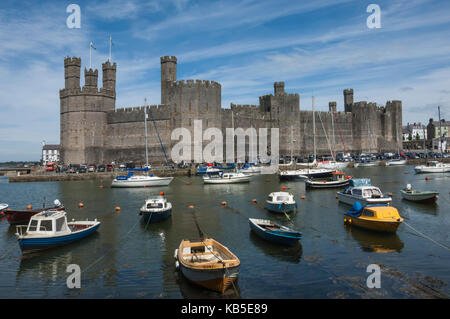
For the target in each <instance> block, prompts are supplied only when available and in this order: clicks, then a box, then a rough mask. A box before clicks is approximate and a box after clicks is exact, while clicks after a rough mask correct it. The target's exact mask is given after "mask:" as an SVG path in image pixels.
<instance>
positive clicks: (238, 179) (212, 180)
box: [203, 176, 250, 184]
mask: <svg viewBox="0 0 450 319" xmlns="http://www.w3.org/2000/svg"><path fill="white" fill-rule="evenodd" d="M248 182H250V177H249V176H243V177H233V178H204V179H203V183H205V184H235V183H248Z"/></svg>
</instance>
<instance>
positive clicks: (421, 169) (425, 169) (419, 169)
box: [414, 161, 450, 174]
mask: <svg viewBox="0 0 450 319" xmlns="http://www.w3.org/2000/svg"><path fill="white" fill-rule="evenodd" d="M414 170H415V171H416V173H418V174H420V173H447V172H450V164H447V163H441V162H438V161H431V162H428V163H427V164H426V165H419V166H416V167H415V168H414Z"/></svg>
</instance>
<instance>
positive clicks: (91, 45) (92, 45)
mask: <svg viewBox="0 0 450 319" xmlns="http://www.w3.org/2000/svg"><path fill="white" fill-rule="evenodd" d="M89 45H90V47H91V48H93V49H94V50H97V49H96V48H95V47H94V43H93V42H92V41H91V43H90V44H89Z"/></svg>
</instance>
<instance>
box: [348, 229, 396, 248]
mask: <svg viewBox="0 0 450 319" xmlns="http://www.w3.org/2000/svg"><path fill="white" fill-rule="evenodd" d="M344 227H345V230H346V231H347V232H348V233H350V234H351V235H352V237H353V238H354V239H355V240H356V241H357V242H358V243H359V245H360V246H361V249H362V250H363V251H366V252H372V253H392V252H397V253H399V252H401V251H402V249H403V246H404V244H403V242H402V241H401V240H400V237H398V235H397V234H395V233H394V234H390V233H379V232H375V231H367V230H364V229H360V228H358V227H352V226H350V225H344Z"/></svg>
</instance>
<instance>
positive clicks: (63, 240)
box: [18, 223, 100, 252]
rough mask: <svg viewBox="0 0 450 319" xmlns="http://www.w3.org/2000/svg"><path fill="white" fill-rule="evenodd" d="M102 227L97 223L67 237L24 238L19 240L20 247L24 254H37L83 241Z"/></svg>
mask: <svg viewBox="0 0 450 319" xmlns="http://www.w3.org/2000/svg"><path fill="white" fill-rule="evenodd" d="M99 227H100V223H97V224H95V225H93V226H91V227H89V228H86V229H85V230H81V231H78V232H74V233H71V234H67V235H61V236H55V237H40V238H23V239H19V240H18V242H19V246H20V249H21V250H22V252H35V251H40V250H44V249H50V248H54V247H58V246H62V245H67V244H71V243H73V242H75V241H78V240H80V239H83V238H85V237H87V236H89V235H91V234H92V233H94V232H95V231H96V230H97V229H98V228H99Z"/></svg>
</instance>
